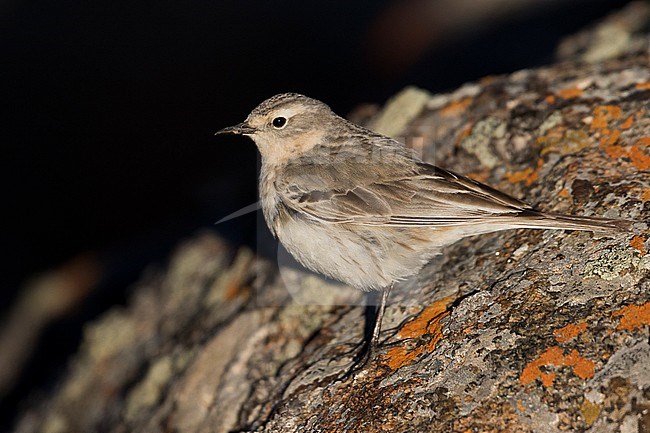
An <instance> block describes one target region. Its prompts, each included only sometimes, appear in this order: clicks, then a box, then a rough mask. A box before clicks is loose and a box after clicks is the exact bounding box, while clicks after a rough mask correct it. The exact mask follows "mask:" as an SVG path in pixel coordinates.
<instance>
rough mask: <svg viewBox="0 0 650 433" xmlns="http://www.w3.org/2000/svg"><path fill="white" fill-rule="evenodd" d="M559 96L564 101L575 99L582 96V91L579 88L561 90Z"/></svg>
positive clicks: (558, 92)
mask: <svg viewBox="0 0 650 433" xmlns="http://www.w3.org/2000/svg"><path fill="white" fill-rule="evenodd" d="M557 95H558V96H559V97H560V98H562V99H573V98H577V97H578V96H581V95H582V89H579V88H577V87H570V88H567V89H561V90H558V91H557Z"/></svg>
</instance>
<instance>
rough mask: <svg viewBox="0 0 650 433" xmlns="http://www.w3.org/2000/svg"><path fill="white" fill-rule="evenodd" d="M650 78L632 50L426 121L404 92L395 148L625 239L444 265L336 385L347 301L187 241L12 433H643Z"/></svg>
mask: <svg viewBox="0 0 650 433" xmlns="http://www.w3.org/2000/svg"><path fill="white" fill-rule="evenodd" d="M646 41H647V37H646ZM649 62H650V58H649V54H648V47H647V44H646V46H645V47H643V49H638V47H636V46H635V48H634V49H633V50H631V51H628V52H625V53H623V54H622V55H619V57H616V58H613V59H608V60H603V61H599V62H595V63H582V62H571V61H563V62H562V63H559V64H555V65H552V66H549V67H544V68H539V69H535V70H522V71H519V72H515V73H513V74H510V75H507V76H495V77H487V78H485V79H483V80H481V81H480V82H477V83H471V84H467V85H465V86H463V87H461V88H460V89H458V90H457V91H455V92H453V93H449V94H442V95H426V98H425V99H426V103H424V104H422V100H423V96H422V95H423V94H422V93H418V92H417V91H414V90H413V89H411V90H409V92H410V94H412V95H415V98H416V100H417V101H418V102H417V103H418V104H419V105H420V107H421V108H420V110H419V111H417V112H416V113H415V114H413V117H412V118H411V119H410V120H409V121H408V122H405V121H404V119H401V118H400V119H399V121H400V125H406V126H405V128H403V130H401V131H399V132H397V131H396V130H395V128H393V129H392V131H394V133H395V134H399V135H400V136H403V137H415V138H410V139H407V140H406V143H407V144H408V145H410V146H413V147H414V148H416V149H417V150H419V151H421V152H422V155H423V157H424V158H425V159H426V160H428V161H431V162H434V163H436V164H437V165H441V166H443V167H447V168H450V169H453V170H455V171H458V172H460V173H464V174H469V175H471V176H473V177H474V178H476V179H478V180H480V181H484V182H487V183H489V184H491V185H492V186H495V187H497V188H499V189H501V190H503V191H505V192H508V193H510V194H512V195H514V196H516V197H519V198H524V199H525V200H527V201H528V202H529V203H531V204H533V205H536V206H537V207H539V208H540V209H542V210H545V211H553V212H563V213H572V214H579V215H602V216H606V217H623V218H627V219H632V220H635V221H637V223H636V224H635V226H634V233H631V234H629V235H625V234H623V235H618V236H607V237H604V236H598V235H592V234H590V233H581V232H551V231H534V230H518V231H510V232H503V233H499V234H491V235H486V236H480V237H475V238H470V239H466V240H464V241H461V242H459V243H457V244H455V245H453V246H451V247H449V248H447V249H446V250H445V252H444V255H442V256H440V257H439V258H437V259H435V260H434V261H433V262H432V263H431V264H430V265H429V266H427V267H426V268H425V269H424V270H423V272H422V273H421V274H420V275H418V277H417V278H414V279H412V280H410V281H407V282H405V283H404V284H402V287H400V288H399V289H398V290H396V291H395V292H394V293H393V295H392V298H391V306H390V307H389V308H388V310H387V316H386V319H385V322H384V327H383V329H384V332H383V334H382V339H383V345H382V351H381V354H380V356H379V357H378V358H377V359H375V360H374V362H373V363H372V364H371V365H370V366H369V367H368V368H367V369H365V370H364V371H361V372H358V373H356V374H353V375H351V376H350V377H346V378H342V377H341V373H342V372H343V371H345V369H346V368H347V366H349V363H350V362H351V356H352V355H351V351H352V349H353V348H354V346H355V344H356V343H357V342H358V341H359V340H360V339H361V335H362V332H363V321H362V320H363V316H362V309H361V308H360V307H359V306H356V305H354V304H355V303H358V300H359V296H360V295H359V294H358V293H356V292H353V291H351V289H346V288H342V287H340V286H338V285H336V284H334V283H331V282H327V281H324V280H321V279H320V278H318V277H316V276H313V275H309V274H304V273H302V272H301V271H299V270H286V271H284V272H282V273H280V274H278V272H277V271H276V270H275V267H274V266H273V265H272V264H271V263H268V262H266V261H264V260H261V259H257V258H255V257H254V255H253V253H251V252H250V251H248V250H245V249H240V250H238V251H236V250H234V249H233V248H231V247H229V246H227V245H226V244H225V243H224V242H223V241H221V240H220V239H219V238H218V237H217V236H216V235H215V234H213V233H209V232H206V233H202V234H198V235H197V236H196V237H195V238H193V239H190V240H188V241H187V242H186V243H185V244H184V245H182V246H180V247H179V248H178V249H177V251H176V253H175V254H174V256H173V258H172V259H171V260H170V263H169V266H168V268H167V269H166V270H165V271H164V272H153V273H151V274H150V275H147V276H145V277H143V279H142V281H141V282H140V283H139V284H138V285H137V287H135V288H134V290H133V296H132V299H131V300H130V302H129V303H128V305H127V306H126V307H123V308H115V309H114V310H112V311H111V312H109V313H108V314H106V315H105V316H104V317H102V318H101V319H100V320H97V321H96V322H95V323H93V324H91V325H90V326H88V327H87V329H86V331H85V339H84V343H83V345H82V347H81V349H80V351H79V353H78V354H77V355H76V356H75V358H74V361H73V362H72V363H71V365H70V366H69V371H68V372H67V373H66V374H65V376H64V378H63V379H62V381H61V383H60V384H59V386H58V387H57V388H56V389H55V390H53V391H52V392H51V393H50V394H49V395H44V396H43V397H42V398H41V399H40V402H38V403H36V404H34V405H33V407H31V408H28V409H26V410H25V412H24V413H23V414H22V415H21V416H20V421H19V423H18V425H17V427H16V431H17V432H24V433H27V432H43V433H59V432H115V433H118V432H152V433H153V432H183V433H193V432H233V431H260V432H282V433H288V432H357V431H363V432H380V431H391V432H407V431H408V432H445V433H447V432H522V433H523V432H548V433H554V432H561V431H580V432H594V433H595V432H599V433H602V432H619V431H620V432H648V431H650V344H649V335H650V333H649V328H650V254H647V251H648V249H649V248H650V243H649V242H648V237H649V231H648V225H647V224H648V223H649V222H650V107H649V106H648V100H649V98H650V68H649V65H650V63H649ZM398 100H399V103H400V104H405V103H408V101H405V98H403V97H402V98H398ZM388 105H389V106H388V107H387V108H385V110H384V112H385V111H386V110H390V109H391V108H390V103H389V104H388ZM389 128H390V127H389ZM287 288H289V290H287ZM292 293H299V294H306V295H305V296H306V297H305V298H304V299H298V298H299V297H295V296H292ZM309 294H312V297H311V298H310V297H309V296H307V295H309ZM309 299H312V300H313V299H316V300H317V301H318V302H311V301H309Z"/></svg>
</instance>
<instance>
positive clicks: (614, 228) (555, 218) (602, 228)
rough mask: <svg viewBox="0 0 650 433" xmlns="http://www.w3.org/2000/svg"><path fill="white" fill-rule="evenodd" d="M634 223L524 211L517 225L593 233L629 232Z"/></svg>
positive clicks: (519, 216) (517, 220) (517, 219)
mask: <svg viewBox="0 0 650 433" xmlns="http://www.w3.org/2000/svg"><path fill="white" fill-rule="evenodd" d="M633 223H634V221H629V220H621V219H609V218H596V217H588V216H571V215H561V214H553V213H543V212H537V211H524V212H522V213H521V214H519V215H518V216H517V218H516V225H517V226H519V227H521V228H529V229H558V230H584V231H591V232H629V231H630V230H631V228H632V224H633Z"/></svg>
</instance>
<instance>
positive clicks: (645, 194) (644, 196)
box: [641, 187, 650, 202]
mask: <svg viewBox="0 0 650 433" xmlns="http://www.w3.org/2000/svg"><path fill="white" fill-rule="evenodd" d="M641 200H643V201H644V202H646V201H648V200H650V188H649V187H645V188H643V191H641Z"/></svg>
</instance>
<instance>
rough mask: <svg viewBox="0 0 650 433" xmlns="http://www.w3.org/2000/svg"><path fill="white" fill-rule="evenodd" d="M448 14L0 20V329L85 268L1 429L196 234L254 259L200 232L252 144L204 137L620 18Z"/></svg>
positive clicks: (68, 9)
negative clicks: (89, 326)
mask: <svg viewBox="0 0 650 433" xmlns="http://www.w3.org/2000/svg"><path fill="white" fill-rule="evenodd" d="M518 1H519V0H512V3H513V4H515V3H517V2H518ZM449 3H450V2H449V1H444V0H443V1H436V0H428V1H424V0H413V1H411V0H407V1H403V0H402V1H388V0H383V1H368V0H361V1H356V2H351V1H349V0H347V1H342V0H337V1H321V2H290V1H252V0H238V1H235V0H231V1H205V0H183V1H169V0H156V1H138V2H133V1H121V0H95V1H80V0H57V1H43V0H9V1H5V2H3V3H2V4H0V49H1V53H2V59H3V66H2V68H1V72H0V77H1V79H2V81H1V82H2V83H3V86H2V101H3V103H2V106H3V110H2V118H3V122H2V124H3V127H2V137H3V146H4V147H3V149H4V152H3V154H4V156H3V158H2V170H1V171H0V172H1V175H2V178H1V179H0V180H1V181H2V185H3V189H4V191H5V194H4V200H3V204H4V206H3V207H2V214H3V218H2V221H3V224H2V226H3V232H2V233H3V234H2V240H3V242H2V246H3V251H2V253H3V257H2V261H1V263H2V274H1V275H2V287H1V289H0V305H2V307H1V308H0V312H5V313H6V312H7V311H8V310H9V308H10V307H11V305H12V302H14V301H15V299H16V297H17V295H18V293H19V290H20V288H21V287H23V286H24V285H25V282H26V281H28V280H29V279H30V278H32V277H33V276H34V275H36V274H38V273H39V272H43V271H45V270H47V269H53V268H57V267H58V266H61V265H62V264H63V263H66V261H68V260H70V259H71V258H72V257H75V256H78V255H79V254H83V253H88V252H90V253H91V254H93V257H97V258H98V259H97V260H98V261H99V262H101V264H102V267H101V269H102V271H101V278H100V279H99V280H98V281H97V282H96V284H94V287H93V289H94V290H93V292H92V293H91V294H90V295H89V296H88V297H87V298H85V300H84V302H81V303H80V304H79V305H78V306H77V307H76V308H75V309H74V310H73V311H71V312H70V314H69V315H67V316H66V317H64V318H63V319H61V320H58V321H57V322H55V323H54V324H52V325H50V326H49V327H48V328H47V329H46V330H45V332H44V334H43V335H42V336H41V339H40V340H39V341H40V344H39V345H38V346H37V349H36V351H35V352H34V354H33V355H32V356H31V357H30V359H29V363H28V364H27V366H26V368H25V369H24V370H23V373H22V375H21V377H20V378H19V380H18V381H17V383H16V385H15V387H14V388H13V390H12V391H11V393H10V394H8V395H7V396H5V399H4V401H3V402H2V403H4V404H3V406H2V407H3V412H2V413H0V415H1V416H2V418H1V419H0V422H2V423H4V424H0V428H2V426H7V425H9V424H8V423H9V420H10V419H11V416H12V414H13V412H14V411H15V409H16V407H20V405H21V404H24V403H21V402H24V400H25V397H26V396H28V395H29V393H30V390H33V389H34V388H39V387H40V388H42V387H44V386H52V384H53V383H55V379H56V374H57V372H60V371H61V370H62V369H63V368H64V366H65V361H66V359H67V356H69V354H70V353H71V352H72V351H74V349H75V347H76V345H77V344H78V341H79V336H80V332H81V331H80V329H81V325H82V324H83V323H84V322H85V321H86V320H89V319H91V318H92V317H95V316H96V315H97V314H99V313H101V312H102V311H104V310H105V309H107V308H108V307H110V306H111V305H114V304H115V303H120V302H124V299H125V296H126V294H127V291H126V288H127V287H128V285H129V283H131V282H133V281H135V279H137V278H138V277H139V276H140V274H141V272H142V269H143V268H144V267H145V266H147V265H150V264H151V263H156V262H157V263H162V262H164V260H165V258H166V257H167V255H168V254H169V251H170V250H171V248H172V247H173V246H174V245H176V244H177V243H178V242H179V240H180V239H182V238H186V237H189V236H191V235H192V234H193V233H195V232H196V230H198V229H200V228H201V227H213V228H214V229H215V230H217V231H219V232H221V234H222V235H223V236H225V237H227V238H228V239H229V240H230V241H231V242H232V243H233V244H242V243H245V244H249V245H254V244H255V237H254V236H255V216H254V215H248V216H245V217H242V218H239V219H237V220H234V221H231V222H228V223H226V224H223V225H219V226H216V227H215V226H213V223H214V221H216V220H218V219H220V218H221V217H223V216H225V215H227V214H229V213H231V212H234V211H236V210H237V209H239V208H241V207H243V206H245V205H248V204H250V203H253V202H254V201H255V200H256V177H257V173H256V169H257V164H256V158H257V154H256V149H255V147H254V145H253V144H252V142H249V141H248V140H246V139H242V138H231V137H214V136H213V133H214V131H216V130H217V129H220V128H222V127H224V126H228V125H231V124H234V123H238V122H240V121H241V120H243V119H244V118H245V116H246V115H247V114H248V112H249V111H250V110H251V109H252V108H254V107H255V106H256V105H257V104H258V103H259V102H261V101H262V100H263V99H265V98H267V97H269V96H272V95H273V94H276V93H280V92H285V91H297V92H301V93H305V94H307V95H309V96H312V97H315V98H318V99H321V100H323V101H324V102H326V103H328V104H330V105H331V106H332V108H333V109H334V110H335V111H336V112H338V113H339V114H342V115H345V114H346V113H347V112H348V111H349V110H351V109H352V108H354V106H355V105H357V104H359V103H363V102H372V103H383V102H384V101H385V100H386V99H387V98H388V97H390V96H391V95H392V94H394V93H395V92H397V91H398V90H400V89H401V88H402V87H404V86H406V85H410V84H414V85H417V86H420V87H423V88H425V89H427V90H430V91H433V92H436V91H444V90H447V89H450V88H454V87H456V86H458V85H460V84H462V83H463V82H466V81H470V80H475V79H478V78H480V77H482V76H485V75H489V74H498V73H507V72H512V71H515V70H517V69H521V68H524V67H531V66H535V65H540V64H544V63H549V62H551V61H552V59H553V49H554V48H555V46H556V44H557V42H558V41H559V40H560V39H561V38H562V37H563V36H565V35H567V34H570V33H572V32H575V31H577V30H579V29H580V28H582V27H583V26H584V25H586V24H589V23H592V22H593V21H594V20H596V19H598V18H600V17H602V16H604V15H606V14H607V12H608V11H611V10H613V9H617V8H620V7H621V6H623V5H624V4H625V3H627V2H626V1H623V0H574V1H569V0H563V1H554V0H539V1H531V2H520V3H523V4H527V6H525V7H521V6H520V7H514V8H513V10H511V11H509V10H507V8H500V7H497V8H496V10H494V11H487V12H486V13H485V14H484V16H483V17H482V18H481V14H480V13H478V17H479V18H472V17H474V16H475V15H477V11H478V12H481V11H480V10H477V8H484V7H489V6H486V5H489V4H490V2H485V1H481V0H476V1H473V2H471V1H462V2H459V3H458V4H461V5H462V4H463V3H464V4H465V5H464V7H467V13H466V14H465V13H458V11H453V10H452V11H449V10H448V9H447V6H448V4H449ZM498 3H502V2H496V3H495V4H498ZM424 7H433V14H432V15H431V17H429V16H428V15H427V14H426V13H424V12H419V9H418V8H424ZM436 8H437V9H436ZM461 12H462V11H461ZM423 17H425V18H423ZM427 17H428V18H427ZM418 19H421V20H423V21H424V23H422V22H420V23H419V24H418V23H417V22H416V21H417V20H418ZM426 20H429V22H428V23H427V22H426Z"/></svg>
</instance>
